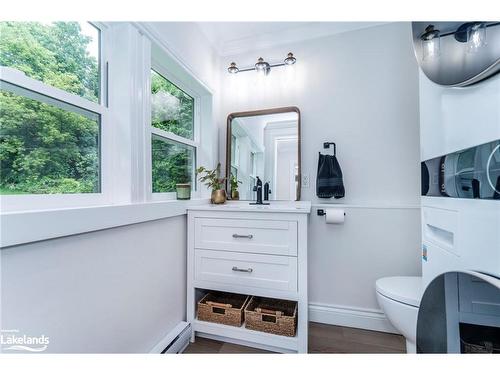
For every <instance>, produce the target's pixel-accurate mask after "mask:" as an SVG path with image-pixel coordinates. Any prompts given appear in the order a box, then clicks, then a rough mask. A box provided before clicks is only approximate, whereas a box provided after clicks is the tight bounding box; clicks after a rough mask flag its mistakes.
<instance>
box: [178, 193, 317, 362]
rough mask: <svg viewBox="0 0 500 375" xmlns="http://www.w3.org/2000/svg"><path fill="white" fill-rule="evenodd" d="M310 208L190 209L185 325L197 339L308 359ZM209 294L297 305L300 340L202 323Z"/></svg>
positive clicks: (237, 204) (274, 204)
mask: <svg viewBox="0 0 500 375" xmlns="http://www.w3.org/2000/svg"><path fill="white" fill-rule="evenodd" d="M310 210H311V204H310V202H278V201H276V202H271V204H270V205H269V206H252V205H249V204H248V202H228V203H226V204H224V205H210V204H207V205H201V206H193V207H190V208H189V209H188V241H187V243H188V253H187V312H186V314H187V320H188V322H189V323H191V324H192V327H193V336H192V340H194V339H195V335H198V336H203V337H209V338H213V339H216V340H222V341H227V342H232V343H236V344H241V345H247V346H254V347H258V348H262V349H268V350H272V351H277V352H285V353H286V352H298V353H307V327H308V316H307V309H308V304H307V222H308V215H309V213H310ZM207 290H215V291H224V292H231V293H239V294H246V295H252V296H260V297H271V298H279V299H286V300H292V301H297V302H298V309H297V318H298V319H297V334H296V336H295V337H285V336H280V335H274V334H269V333H264V332H258V331H252V330H249V329H246V328H245V325H243V326H242V327H231V326H226V325H222V324H216V323H210V322H205V321H198V320H197V319H196V308H197V302H198V300H200V299H201V297H202V296H203V294H204V292H206V291H207Z"/></svg>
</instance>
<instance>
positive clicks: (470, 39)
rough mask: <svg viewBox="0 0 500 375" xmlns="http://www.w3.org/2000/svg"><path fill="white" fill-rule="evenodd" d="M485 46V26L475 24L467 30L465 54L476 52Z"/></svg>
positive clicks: (479, 23) (480, 23) (478, 23)
mask: <svg viewBox="0 0 500 375" xmlns="http://www.w3.org/2000/svg"><path fill="white" fill-rule="evenodd" d="M485 45H486V24H484V23H482V22H475V23H474V24H472V25H471V26H470V27H469V28H468V29H467V52H469V53H474V52H477V51H478V50H479V49H480V48H481V47H484V46H485Z"/></svg>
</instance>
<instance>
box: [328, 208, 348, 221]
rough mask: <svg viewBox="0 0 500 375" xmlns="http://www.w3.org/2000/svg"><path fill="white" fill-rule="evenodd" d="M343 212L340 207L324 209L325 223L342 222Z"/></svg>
mask: <svg viewBox="0 0 500 375" xmlns="http://www.w3.org/2000/svg"><path fill="white" fill-rule="evenodd" d="M344 218H345V212H344V210H342V209H340V208H329V209H327V210H326V223H327V224H342V223H343V222H344Z"/></svg>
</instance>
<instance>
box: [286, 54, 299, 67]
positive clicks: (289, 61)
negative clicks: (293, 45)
mask: <svg viewBox="0 0 500 375" xmlns="http://www.w3.org/2000/svg"><path fill="white" fill-rule="evenodd" d="M296 61H297V59H296V58H295V57H293V53H291V52H288V55H287V57H286V59H285V61H284V63H285V65H293V64H295V62H296Z"/></svg>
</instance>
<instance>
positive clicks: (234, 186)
mask: <svg viewBox="0 0 500 375" xmlns="http://www.w3.org/2000/svg"><path fill="white" fill-rule="evenodd" d="M229 184H230V185H231V199H234V200H239V199H240V192H239V191H238V184H241V181H238V179H237V178H236V176H235V175H234V174H232V175H231V178H230V179H229Z"/></svg>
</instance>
